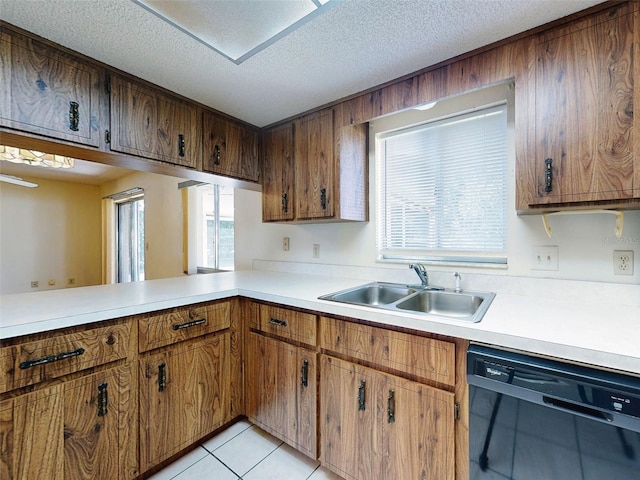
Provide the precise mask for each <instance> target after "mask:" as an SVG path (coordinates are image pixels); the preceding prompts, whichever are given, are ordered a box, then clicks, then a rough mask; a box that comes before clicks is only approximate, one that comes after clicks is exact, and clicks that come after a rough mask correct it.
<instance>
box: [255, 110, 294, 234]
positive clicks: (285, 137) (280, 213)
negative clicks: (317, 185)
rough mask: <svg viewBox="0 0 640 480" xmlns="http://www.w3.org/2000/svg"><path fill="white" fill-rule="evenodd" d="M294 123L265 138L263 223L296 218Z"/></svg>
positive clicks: (267, 133)
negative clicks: (294, 196) (294, 195)
mask: <svg viewBox="0 0 640 480" xmlns="http://www.w3.org/2000/svg"><path fill="white" fill-rule="evenodd" d="M293 184H294V165H293V123H285V124H282V125H279V126H277V127H274V128H271V129H269V130H266V131H265V132H264V133H263V135H262V221H263V222H272V221H283V220H293V219H294V214H295V212H294V208H295V203H294V198H293Z"/></svg>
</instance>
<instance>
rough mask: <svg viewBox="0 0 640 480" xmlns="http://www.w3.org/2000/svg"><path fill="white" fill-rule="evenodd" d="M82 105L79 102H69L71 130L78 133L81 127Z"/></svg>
mask: <svg viewBox="0 0 640 480" xmlns="http://www.w3.org/2000/svg"><path fill="white" fill-rule="evenodd" d="M79 107H80V105H79V104H78V102H69V130H73V131H74V132H77V131H78V129H79V125H80V111H79Z"/></svg>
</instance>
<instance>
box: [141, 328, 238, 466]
mask: <svg viewBox="0 0 640 480" xmlns="http://www.w3.org/2000/svg"><path fill="white" fill-rule="evenodd" d="M229 357H230V343H229V332H224V333H221V334H217V335H213V336H209V337H207V338H203V339H199V340H193V341H188V342H184V343H182V344H179V345H177V346H175V347H172V348H169V349H167V350H164V351H161V352H159V353H152V354H150V355H147V356H145V357H144V358H143V359H141V360H140V459H141V460H140V464H141V468H142V469H143V470H148V469H149V468H152V467H153V466H155V465H158V464H159V463H160V462H162V461H163V460H165V459H167V458H169V457H170V456H171V455H173V454H175V453H178V452H179V451H181V450H182V449H184V448H186V447H188V446H190V445H191V444H193V443H194V442H196V441H198V440H199V439H201V438H202V437H204V436H205V435H207V434H209V433H211V432H212V431H213V430H214V429H216V428H217V427H219V426H221V425H222V424H223V423H224V422H225V421H227V420H229V418H228V416H229V414H228V411H229V408H230V401H229V392H230V390H231V384H230V361H229Z"/></svg>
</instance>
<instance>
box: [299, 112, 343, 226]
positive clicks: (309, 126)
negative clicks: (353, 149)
mask: <svg viewBox="0 0 640 480" xmlns="http://www.w3.org/2000/svg"><path fill="white" fill-rule="evenodd" d="M294 139H295V140H294V145H295V159H296V163H295V165H296V168H295V200H296V217H297V218H299V219H302V220H308V219H314V218H323V217H332V216H333V215H334V212H335V198H334V192H333V184H334V176H335V165H334V158H333V147H334V144H333V110H332V109H327V110H323V111H321V112H319V113H315V114H311V115H307V116H305V117H303V118H300V119H298V120H297V121H296V123H295V137H294Z"/></svg>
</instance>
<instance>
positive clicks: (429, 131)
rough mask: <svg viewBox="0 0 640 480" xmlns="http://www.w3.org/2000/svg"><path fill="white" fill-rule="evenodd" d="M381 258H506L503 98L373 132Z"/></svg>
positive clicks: (469, 260)
mask: <svg viewBox="0 0 640 480" xmlns="http://www.w3.org/2000/svg"><path fill="white" fill-rule="evenodd" d="M375 152H376V172H377V187H378V188H377V192H378V198H377V224H376V230H377V232H376V233H377V253H378V259H379V260H380V261H396V262H402V261H422V262H426V263H432V264H450V263H464V264H480V265H482V264H484V265H488V264H494V265H495V264H506V261H507V258H506V250H507V104H506V102H500V103H497V104H493V105H490V106H483V107H482V108H473V109H472V110H471V111H467V112H465V113H461V114H455V115H449V116H446V117H440V118H438V119H435V120H430V121H427V122H423V123H419V124H414V125H411V126H406V127H402V128H396V129H393V130H388V131H383V132H380V133H377V134H376V136H375Z"/></svg>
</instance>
